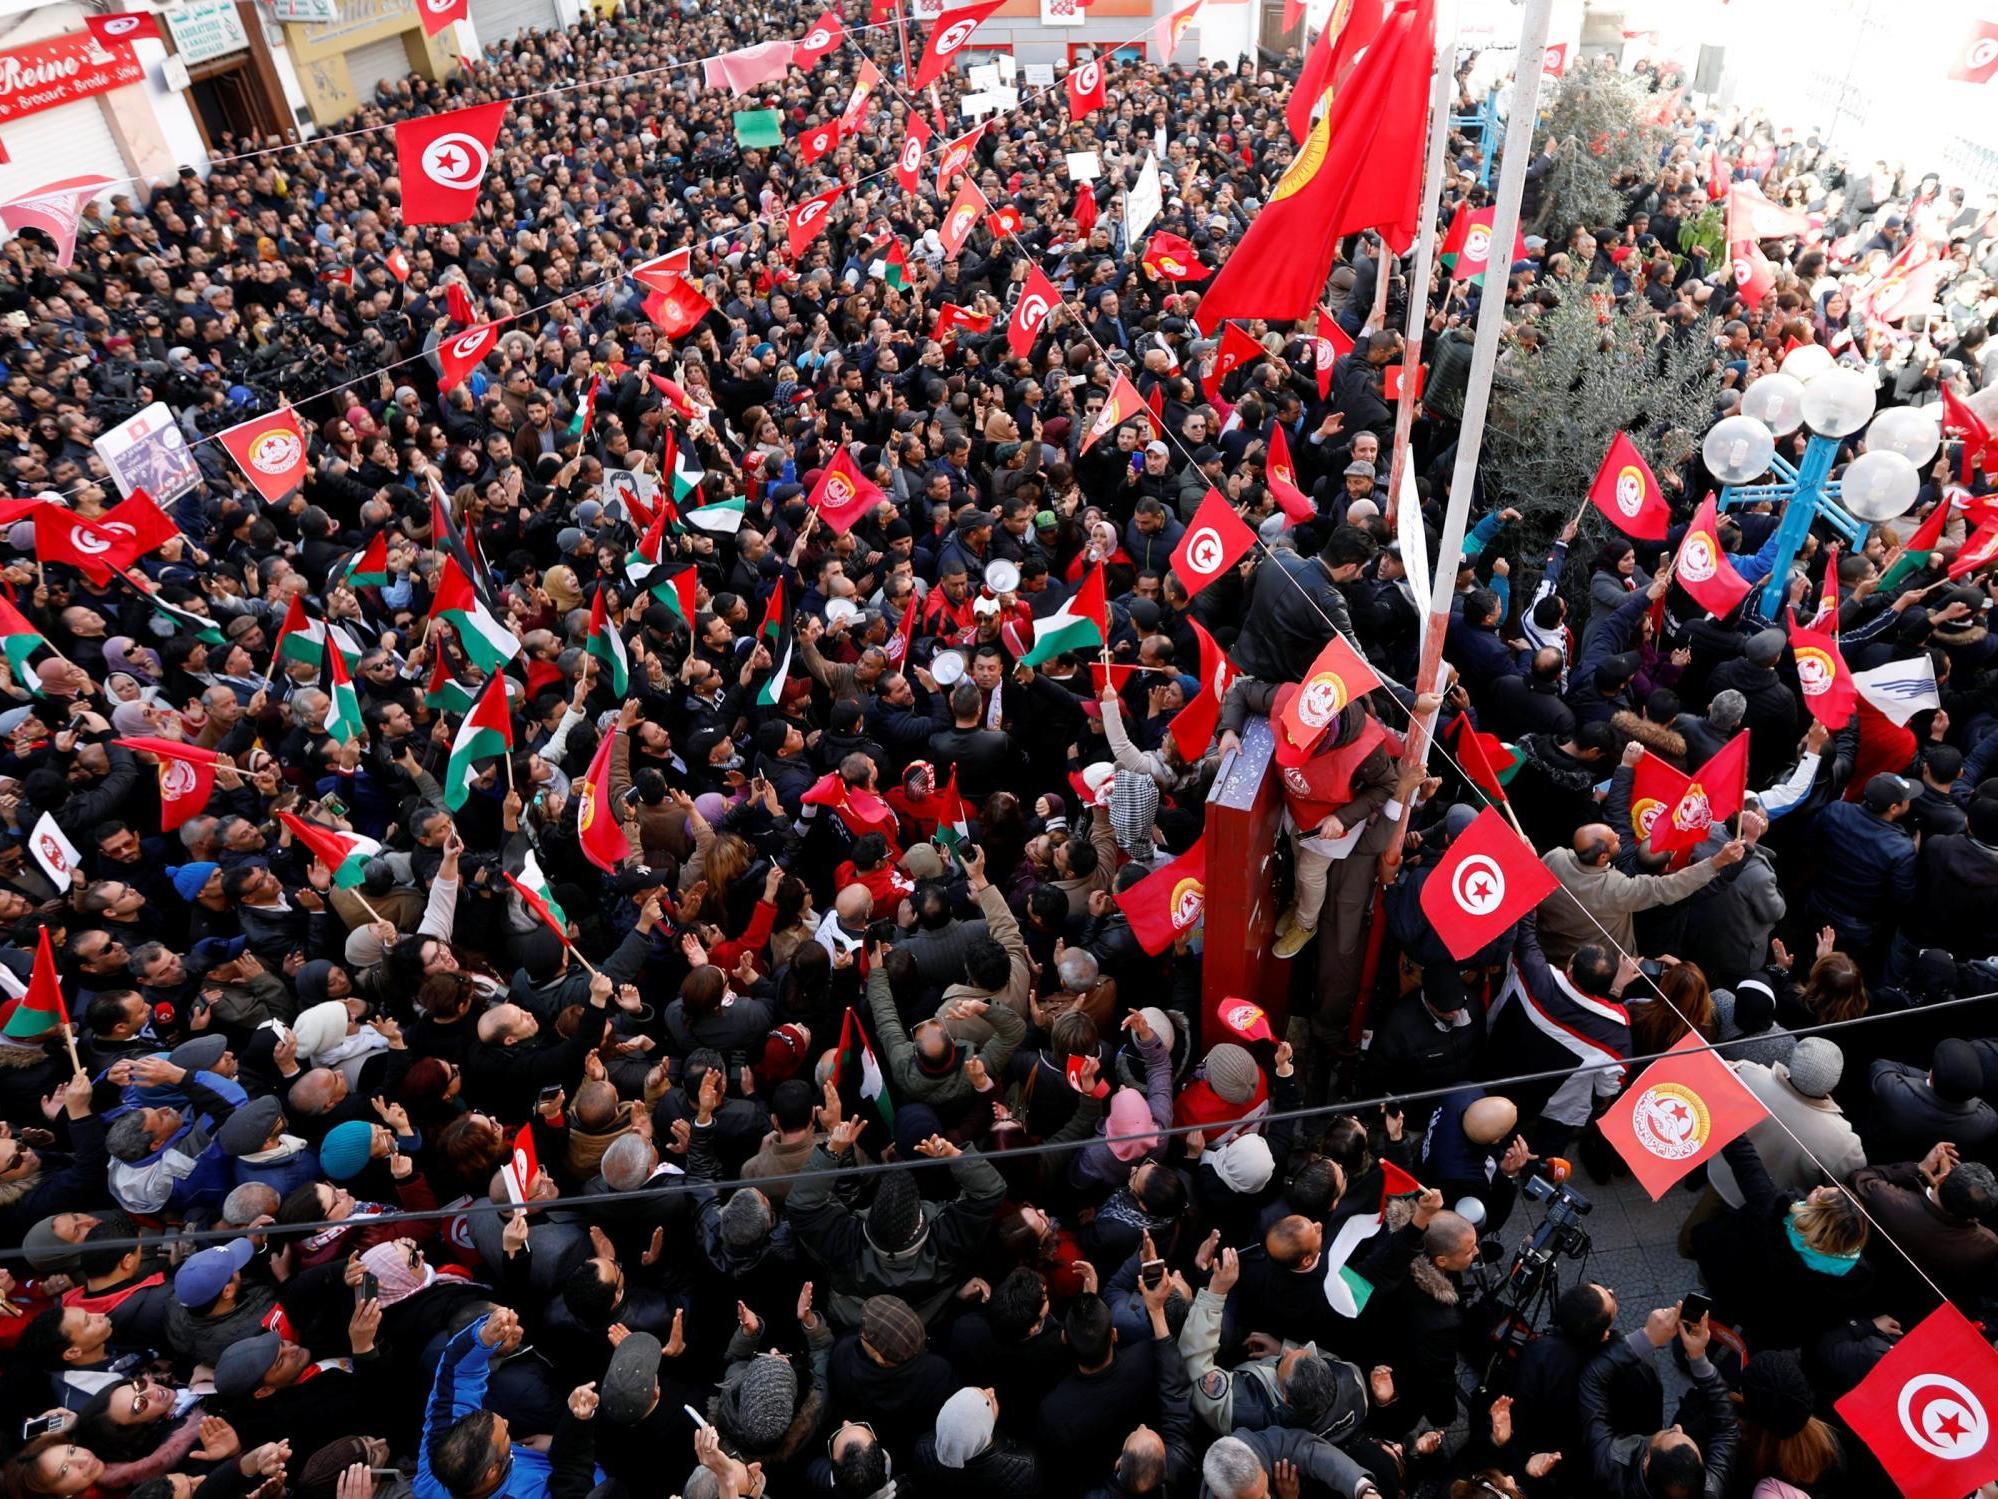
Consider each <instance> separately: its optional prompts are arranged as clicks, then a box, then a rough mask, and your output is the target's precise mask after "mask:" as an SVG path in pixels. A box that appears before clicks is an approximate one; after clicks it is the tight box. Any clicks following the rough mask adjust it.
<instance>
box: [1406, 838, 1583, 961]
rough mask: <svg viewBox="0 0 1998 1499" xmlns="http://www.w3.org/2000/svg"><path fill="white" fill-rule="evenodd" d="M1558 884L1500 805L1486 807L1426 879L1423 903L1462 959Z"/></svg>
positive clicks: (1500, 932)
mask: <svg viewBox="0 0 1998 1499" xmlns="http://www.w3.org/2000/svg"><path fill="white" fill-rule="evenodd" d="M1560 884H1561V882H1560V881H1559V880H1557V879H1555V878H1554V875H1553V873H1552V872H1551V871H1550V870H1549V869H1548V868H1547V866H1546V865H1545V864H1542V863H1541V862H1540V861H1539V860H1538V859H1536V858H1534V857H1533V849H1532V847H1531V846H1530V845H1529V844H1528V843H1527V842H1526V840H1525V839H1523V838H1521V837H1520V836H1519V834H1518V832H1517V831H1515V830H1514V828H1513V826H1512V824H1511V823H1509V822H1507V821H1506V820H1505V817H1504V816H1503V814H1501V813H1500V812H1499V810H1498V808H1496V807H1487V808H1485V810H1484V811H1482V812H1480V813H1479V814H1478V815H1477V816H1476V817H1474V818H1472V819H1471V825H1470V826H1469V827H1467V828H1465V829H1464V831H1463V832H1461V833H1459V834H1458V835H1457V837H1456V839H1455V840H1454V841H1453V842H1452V843H1451V844H1450V851H1449V852H1448V853H1447V854H1445V855H1444V856H1443V862H1442V863H1440V864H1438V865H1437V866H1436V868H1435V869H1434V870H1433V871H1432V872H1431V873H1430V876H1429V878H1428V879H1427V880H1425V881H1424V882H1423V885H1422V896H1421V899H1420V901H1419V904H1420V905H1421V907H1422V914H1423V915H1424V916H1427V917H1428V918H1429V924H1430V925H1431V926H1433V927H1435V928H1436V935H1437V936H1439V937H1441V938H1442V939H1443V945H1444V946H1445V947H1447V948H1449V949H1450V956H1451V957H1453V958H1455V959H1457V960H1458V961H1459V962H1462V961H1463V960H1464V959H1465V958H1468V957H1470V956H1471V954H1472V953H1474V952H1476V951H1478V949H1479V948H1481V947H1484V946H1485V945H1486V944H1487V943H1489V942H1491V941H1493V940H1494V939H1496V938H1497V937H1499V936H1501V935H1503V934H1504V932H1505V930H1506V928H1508V927H1510V926H1511V925H1512V924H1513V923H1514V922H1515V921H1518V920H1519V918H1520V917H1522V916H1524V915H1525V914H1526V913H1527V912H1528V911H1531V910H1532V909H1533V908H1534V907H1535V906H1537V905H1539V904H1540V903H1541V902H1542V901H1543V900H1545V899H1546V898H1547V897H1548V896H1550V895H1552V894H1553V893H1554V892H1555V890H1557V889H1558V888H1559V887H1560Z"/></svg>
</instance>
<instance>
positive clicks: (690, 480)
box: [668, 443, 742, 531]
mask: <svg viewBox="0 0 1998 1499" xmlns="http://www.w3.org/2000/svg"><path fill="white" fill-rule="evenodd" d="M671 446H672V449H673V462H672V463H671V464H670V465H668V467H669V469H670V470H671V472H672V475H673V484H672V490H673V498H674V500H676V501H678V500H684V499H686V498H687V497H688V496H690V495H692V494H695V493H696V492H697V491H699V489H700V487H701V480H703V479H705V478H707V476H708V475H707V470H706V469H704V468H702V467H701V466H700V463H699V461H698V460H696V459H695V457H694V455H693V454H692V453H690V452H688V451H687V450H686V449H684V448H682V447H681V446H680V445H679V444H678V443H673V444H671ZM725 503H726V502H725ZM733 503H734V505H735V508H736V510H737V512H738V513H740V512H741V510H742V501H740V500H736V501H734V502H733ZM688 518H689V519H692V517H691V516H689V517H688ZM707 529H708V530H710V531H712V530H713V529H714V527H713V526H709V527H707Z"/></svg>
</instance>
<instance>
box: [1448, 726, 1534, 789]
mask: <svg viewBox="0 0 1998 1499" xmlns="http://www.w3.org/2000/svg"><path fill="white" fill-rule="evenodd" d="M1449 740H1450V758H1451V759H1453V760H1455V761H1456V762H1457V769H1458V770H1459V771H1461V772H1462V773H1463V776H1464V779H1465V780H1467V781H1469V782H1470V783H1471V784H1472V785H1473V786H1475V787H1477V788H1478V789H1479V790H1480V791H1482V792H1484V794H1485V795H1486V796H1488V797H1490V798H1491V799H1492V800H1493V801H1494V802H1502V801H1504V800H1505V799H1506V797H1505V788H1506V783H1507V782H1509V781H1510V780H1511V779H1512V778H1513V776H1514V775H1515V774H1516V773H1517V772H1518V770H1519V755H1518V752H1517V751H1515V750H1514V749H1513V747H1512V746H1511V745H1509V744H1507V743H1506V742H1505V741H1504V740H1502V739H1500V738H1499V737H1498V735H1496V734H1483V733H1480V732H1479V731H1478V730H1477V729H1475V728H1473V727H1472V726H1471V721H1470V719H1468V718H1466V717H1465V716H1464V715H1463V714H1461V713H1459V714H1458V715H1457V716H1456V717H1455V718H1453V719H1451V720H1450V733H1449Z"/></svg>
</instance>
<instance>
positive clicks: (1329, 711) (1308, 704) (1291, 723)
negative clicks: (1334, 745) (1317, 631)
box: [1277, 635, 1381, 765]
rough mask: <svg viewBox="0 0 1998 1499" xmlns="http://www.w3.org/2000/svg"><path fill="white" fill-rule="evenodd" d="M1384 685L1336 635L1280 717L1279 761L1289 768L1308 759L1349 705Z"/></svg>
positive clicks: (1307, 672) (1328, 643)
mask: <svg viewBox="0 0 1998 1499" xmlns="http://www.w3.org/2000/svg"><path fill="white" fill-rule="evenodd" d="M1380 685H1381V679H1380V677H1379V676H1378V675H1377V674H1376V673H1375V671H1374V669H1373V668H1372V667H1371V666H1369V665H1367V663H1366V662H1365V661H1363V660H1361V659H1360V655H1359V652H1357V651H1355V650H1354V649H1353V648H1352V647H1351V646H1350V645H1348V644H1346V637H1345V636H1343V635H1334V636H1333V637H1332V638H1331V639H1330V640H1328V641H1326V642H1325V649H1324V650H1322V651H1320V652H1319V653H1318V659H1317V660H1316V661H1313V662H1312V663H1311V666H1310V669H1309V670H1307V671H1306V672H1305V674H1304V680H1303V682H1301V683H1299V684H1298V689H1297V691H1296V692H1294V693H1292V694H1291V698H1290V701H1289V702H1288V703H1286V704H1285V705H1284V710H1283V712H1282V714H1281V715H1279V719H1280V723H1281V727H1282V733H1281V734H1279V735H1278V736H1277V739H1278V742H1277V752H1278V758H1280V759H1282V760H1283V762H1284V763H1285V764H1286V765H1294V764H1296V763H1298V762H1299V761H1301V760H1302V759H1304V758H1305V757H1306V756H1307V755H1309V754H1310V753H1311V751H1312V750H1313V749H1314V748H1316V747H1317V744H1318V741H1319V739H1320V738H1321V737H1322V736H1323V735H1324V733H1325V731H1326V730H1327V729H1329V728H1331V727H1332V724H1333V722H1334V721H1335V720H1336V719H1337V718H1338V717H1339V715H1340V714H1341V713H1344V712H1345V711H1346V705H1347V704H1348V703H1350V702H1352V701H1353V699H1354V698H1356V697H1365V696H1366V695H1367V694H1368V693H1370V692H1372V691H1373V690H1374V689H1375V688H1376V687H1378V686H1380Z"/></svg>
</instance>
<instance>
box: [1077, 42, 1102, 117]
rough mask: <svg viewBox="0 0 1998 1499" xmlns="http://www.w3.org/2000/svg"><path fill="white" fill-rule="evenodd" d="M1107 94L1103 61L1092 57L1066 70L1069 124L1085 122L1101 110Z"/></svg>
mask: <svg viewBox="0 0 1998 1499" xmlns="http://www.w3.org/2000/svg"><path fill="white" fill-rule="evenodd" d="M1107 98H1108V94H1107V90H1106V87H1105V84H1104V79H1103V59H1102V58H1100V57H1092V58H1090V59H1089V61H1088V62H1084V63H1077V64H1076V65H1075V66H1074V67H1072V68H1070V69H1069V70H1068V117H1069V120H1070V121H1071V122H1080V121H1082V120H1086V119H1088V118H1089V116H1090V115H1092V114H1094V113H1095V112H1096V111H1097V110H1099V109H1101V108H1102V107H1103V106H1104V104H1105V102H1106V101H1107Z"/></svg>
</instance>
